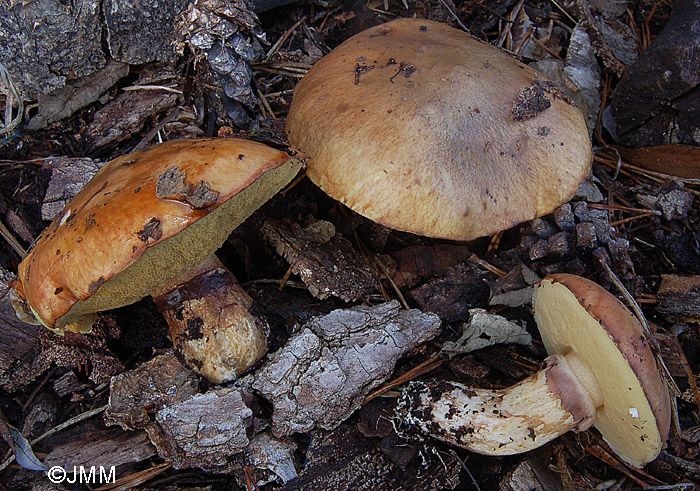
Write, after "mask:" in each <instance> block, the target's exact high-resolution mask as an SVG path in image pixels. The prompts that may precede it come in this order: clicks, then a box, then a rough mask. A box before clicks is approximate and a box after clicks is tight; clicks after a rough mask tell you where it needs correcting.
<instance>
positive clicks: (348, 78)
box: [287, 19, 591, 240]
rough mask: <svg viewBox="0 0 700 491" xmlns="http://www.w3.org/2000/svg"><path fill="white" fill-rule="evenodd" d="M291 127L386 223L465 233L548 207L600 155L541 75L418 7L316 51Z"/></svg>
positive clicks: (324, 174) (304, 147)
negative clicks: (420, 15) (422, 14)
mask: <svg viewBox="0 0 700 491" xmlns="http://www.w3.org/2000/svg"><path fill="white" fill-rule="evenodd" d="M547 105H551V107H548V108H546V107H547ZM287 133H288V136H289V141H290V142H291V144H292V145H293V146H295V147H296V148H298V149H300V150H301V151H303V152H304V153H306V154H307V155H309V156H310V159H309V161H308V162H307V165H308V171H307V175H308V176H309V178H311V180H312V181H313V182H314V183H316V184H317V185H318V186H319V187H320V188H321V189H323V190H324V191H325V192H326V193H328V194H329V195H330V196H332V197H333V198H335V199H337V200H339V201H341V202H343V203H344V204H346V205H347V206H349V207H350V208H351V209H353V210H355V211H356V212H358V213H360V214H362V215H364V216H365V217H367V218H369V219H371V220H374V221H376V222H378V223H381V224H384V225H386V226H388V227H391V228H394V229H398V230H404V231H409V232H413V233H417V234H421V235H427V236H432V237H440V238H448V239H457V240H470V239H474V238H477V237H480V236H484V235H488V234H491V233H494V232H497V231H500V230H504V229H507V228H509V227H511V226H513V225H515V224H517V223H520V222H522V221H526V220H530V219H533V218H535V217H538V216H541V215H544V214H547V213H549V212H551V211H552V210H554V209H555V208H556V207H557V206H559V205H560V204H562V203H564V202H565V201H567V200H568V199H570V198H571V196H573V194H574V193H575V191H576V190H577V188H578V186H579V184H580V182H581V181H582V180H583V179H584V177H585V176H586V175H587V173H588V171H589V168H590V161H591V145H590V141H589V137H588V131H587V129H586V124H585V121H584V119H583V117H582V116H581V113H580V112H579V110H578V109H577V108H576V107H574V106H573V104H572V103H571V102H569V101H568V100H567V99H566V98H565V97H563V96H562V95H561V94H560V93H559V92H558V91H557V90H556V89H555V88H554V87H553V85H552V84H551V83H550V82H548V81H546V80H545V78H544V77H543V76H541V75H538V74H537V72H535V71H534V70H533V69H531V68H529V67H527V66H525V65H523V64H522V63H519V62H518V61H516V60H515V59H513V58H512V57H510V56H509V55H507V54H506V53H504V52H502V51H500V50H498V49H496V48H494V47H492V46H489V45H487V44H484V43H482V42H480V41H478V40H476V39H474V38H472V37H471V36H469V35H468V34H466V33H464V32H462V31H458V30H456V29H453V28H451V27H448V26H446V25H444V24H440V23H437V22H431V21H427V20H421V19H398V20H395V21H392V22H388V23H386V24H382V25H380V26H377V27H373V28H371V29H368V30H366V31H363V32H361V33H359V34H357V35H356V36H353V37H352V38H350V39H348V40H347V41H345V42H344V43H343V44H342V45H340V46H339V47H338V48H336V49H334V50H333V51H332V52H331V53H330V54H328V55H327V56H325V57H324V58H322V59H321V60H320V61H319V62H318V63H316V64H315V65H314V66H313V67H312V68H311V70H310V71H309V72H308V74H307V75H306V76H305V77H304V78H303V79H302V80H301V82H300V83H299V84H298V85H297V87H296V89H295V92H294V98H293V101H292V105H291V107H290V110H289V115H288V118H287Z"/></svg>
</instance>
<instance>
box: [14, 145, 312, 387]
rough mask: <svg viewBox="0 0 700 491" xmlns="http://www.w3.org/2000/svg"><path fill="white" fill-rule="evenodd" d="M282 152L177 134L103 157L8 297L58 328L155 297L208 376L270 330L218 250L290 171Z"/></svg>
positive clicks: (239, 361) (226, 376)
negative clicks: (254, 312)
mask: <svg viewBox="0 0 700 491" xmlns="http://www.w3.org/2000/svg"><path fill="white" fill-rule="evenodd" d="M301 165H302V163H301V162H300V161H299V160H298V159H295V158H292V157H290V156H289V155H287V154H286V153H285V152H282V151H280V150H276V149H274V148H271V147H268V146H266V145H263V144H260V143H256V142H250V141H246V140H239V139H233V138H230V139H215V138H208V139H207V138H201V139H183V140H175V141H171V142H167V143H163V144H160V145H155V146H153V147H151V148H150V149H148V150H146V151H143V152H137V153H133V154H129V155H125V156H123V157H120V158H118V159H115V160H112V161H111V162H108V163H106V164H105V165H104V166H103V167H102V168H101V169H100V171H99V172H98V173H97V174H96V175H95V176H94V177H93V178H92V179H91V180H90V182H89V183H88V184H87V185H86V186H85V187H84V188H83V189H82V190H81V191H80V193H78V195H77V196H76V197H75V198H74V199H73V200H72V201H71V202H70V203H69V204H68V206H67V207H66V208H65V210H64V211H63V212H62V213H61V214H59V215H58V216H57V217H56V219H55V220H54V221H53V223H52V224H51V225H50V226H49V227H48V228H47V229H46V230H45V231H44V232H43V234H42V235H41V237H40V238H39V240H38V241H37V242H36V244H35V245H34V247H33V248H32V250H31V251H30V252H29V254H28V255H27V257H26V258H25V259H24V260H23V261H22V263H21V264H20V265H19V268H18V275H19V278H18V279H17V280H15V282H14V283H13V292H12V295H13V303H14V305H15V309H16V310H17V311H18V316H20V318H23V320H32V319H33V318H35V319H36V320H37V321H38V322H39V323H41V324H43V325H44V326H46V327H47V328H49V329H52V330H54V331H56V332H58V333H62V332H63V331H64V330H71V331H76V332H88V331H90V329H91V328H92V325H93V323H94V321H95V318H96V313H97V312H101V311H104V310H108V309H113V308H117V307H121V306H124V305H129V304H132V303H134V302H136V301H138V300H140V299H141V298H143V297H145V296H147V295H151V296H153V298H154V300H155V301H156V305H157V307H158V308H159V310H160V311H161V312H162V313H163V314H164V316H165V318H166V320H167V322H168V324H169V326H170V333H171V337H172V339H173V343H174V345H175V348H176V349H177V350H178V351H179V352H180V354H181V355H182V356H183V358H184V359H185V361H186V362H187V363H188V364H189V365H190V366H191V368H193V369H195V370H196V371H198V372H199V373H201V374H202V375H204V376H206V377H207V378H208V379H210V380H211V381H213V382H224V381H228V380H231V379H233V378H235V377H237V376H238V375H240V374H241V373H243V372H244V371H245V370H247V369H248V368H250V367H251V366H252V365H253V364H254V363H256V362H257V361H258V360H259V359H260V358H261V357H262V356H263V355H264V353H265V351H266V349H267V325H266V324H265V323H264V322H262V321H261V320H260V319H258V318H256V317H255V316H253V315H252V314H251V313H250V312H249V310H248V309H249V308H250V307H251V305H252V299H251V298H250V297H249V296H248V294H247V293H246V292H245V291H244V290H243V289H242V288H241V287H240V286H239V285H238V283H237V282H236V280H235V278H234V277H233V275H232V274H231V273H230V272H229V271H228V270H227V269H226V268H225V266H224V265H223V264H222V263H221V262H220V261H219V260H218V259H217V258H216V256H215V255H214V254H213V253H214V251H215V250H216V249H218V248H219V247H220V246H221V245H222V244H223V242H224V241H225V240H226V238H227V237H228V236H229V234H230V233H231V231H232V230H234V229H235V228H236V227H237V226H238V225H240V224H241V223H242V222H243V221H244V220H245V219H246V218H248V217H249V216H250V215H251V214H252V213H253V212H254V211H255V210H256V209H258V208H259V207H260V206H261V205H262V204H264V203H265V202H266V201H268V200H269V199H270V198H271V197H272V196H274V195H275V194H276V193H277V192H278V191H279V190H280V189H281V188H282V187H283V186H284V185H286V184H287V183H288V182H290V181H291V180H292V179H293V178H294V176H295V175H296V174H297V172H298V170H299V169H300V167H301Z"/></svg>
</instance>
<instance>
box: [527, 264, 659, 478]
mask: <svg viewBox="0 0 700 491" xmlns="http://www.w3.org/2000/svg"><path fill="white" fill-rule="evenodd" d="M533 308H534V311H535V320H536V321H537V326H538V328H539V330H540V334H541V335H542V341H543V343H544V345H545V348H546V349H547V352H548V353H549V354H559V355H570V354H571V353H573V354H575V356H576V357H577V358H578V359H579V360H580V361H582V362H583V363H584V364H585V365H586V366H587V368H588V370H590V372H591V373H592V375H593V377H594V378H595V382H596V384H597V386H598V389H599V392H600V394H601V396H602V399H603V401H602V406H601V407H599V408H598V409H597V412H596V416H595V420H594V422H593V425H594V426H595V427H596V428H598V430H599V431H600V432H601V434H602V435H603V438H604V439H605V441H606V442H607V443H608V444H609V445H610V447H611V448H612V449H613V450H615V452H616V453H617V454H618V455H620V457H622V458H623V459H624V460H625V461H627V462H628V463H630V464H632V465H635V466H642V465H644V464H645V463H647V462H649V461H651V460H653V459H654V458H656V456H657V455H658V454H659V452H660V451H661V449H662V448H663V445H664V442H665V441H666V438H667V436H668V431H669V426H670V419H671V409H670V400H669V393H668V389H667V387H666V385H665V384H664V382H663V380H662V379H661V376H660V374H659V370H658V368H657V366H656V360H655V358H654V355H653V353H652V351H651V348H650V347H649V344H648V341H647V340H646V338H645V337H644V334H643V332H642V326H641V324H640V323H639V321H638V320H637V318H636V317H634V315H633V314H632V313H631V312H630V311H629V310H628V309H627V308H625V306H624V305H623V304H622V302H620V301H619V300H618V299H617V298H615V297H614V296H613V295H612V294H610V293H609V292H607V291H606V290H605V289H604V288H602V287H601V286H599V285H597V284H596V283H594V282H592V281H590V280H587V279H585V278H581V277H579V276H575V275H569V274H557V275H552V276H548V277H547V278H545V279H544V280H542V281H541V282H540V283H538V285H537V288H536V289H535V295H534V297H533ZM584 385H585V383H584Z"/></svg>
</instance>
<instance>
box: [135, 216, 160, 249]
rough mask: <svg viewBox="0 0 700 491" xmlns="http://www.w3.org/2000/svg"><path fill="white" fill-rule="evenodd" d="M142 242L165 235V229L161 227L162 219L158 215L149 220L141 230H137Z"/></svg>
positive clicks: (155, 239)
mask: <svg viewBox="0 0 700 491" xmlns="http://www.w3.org/2000/svg"><path fill="white" fill-rule="evenodd" d="M136 235H137V236H138V238H139V240H140V241H141V242H146V243H147V242H148V241H149V239H153V240H154V241H157V240H159V239H160V238H161V237H162V236H163V231H162V230H161V228H160V220H159V219H158V217H153V218H151V219H150V220H149V221H147V222H146V223H145V224H144V225H143V228H142V229H141V230H139V231H138V232H136Z"/></svg>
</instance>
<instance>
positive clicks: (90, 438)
mask: <svg viewBox="0 0 700 491" xmlns="http://www.w3.org/2000/svg"><path fill="white" fill-rule="evenodd" d="M78 430H79V431H77V432H76V434H77V436H76V437H74V438H72V439H71V440H70V441H68V442H67V443H64V444H61V445H56V446H53V448H52V449H51V452H50V453H49V455H47V456H46V459H45V463H46V465H48V466H49V467H51V466H54V465H58V466H61V467H63V468H64V469H73V466H76V467H80V466H85V467H88V468H90V467H92V466H95V467H100V466H102V467H104V468H105V469H106V471H107V472H109V469H110V468H111V467H112V466H119V465H122V464H127V463H132V462H142V461H144V460H146V459H149V458H151V457H153V456H155V454H156V452H155V449H154V448H153V445H151V442H149V441H148V435H146V433H145V432H143V431H136V432H133V431H128V432H127V431H122V430H120V429H118V428H108V429H105V428H91V427H90V426H89V424H88V425H83V426H82V430H81V429H80V428H78ZM88 470H89V469H88ZM98 472H99V471H98ZM69 475H70V474H69Z"/></svg>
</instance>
